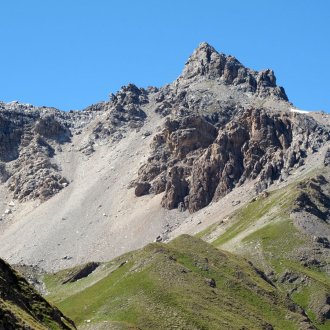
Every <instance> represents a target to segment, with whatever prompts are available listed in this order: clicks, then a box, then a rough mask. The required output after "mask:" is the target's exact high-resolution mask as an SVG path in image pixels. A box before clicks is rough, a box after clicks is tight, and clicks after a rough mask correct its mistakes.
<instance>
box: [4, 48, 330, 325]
mask: <svg viewBox="0 0 330 330" xmlns="http://www.w3.org/2000/svg"><path fill="white" fill-rule="evenodd" d="M329 139H330V115H328V114H325V113H318V112H306V111H302V110H300V109H298V108H296V107H295V106H294V105H293V104H292V103H290V102H289V100H288V96H287V95H286V93H285V90H284V89H283V88H282V87H280V86H277V84H276V78H275V74H274V72H273V71H272V70H269V69H268V70H263V71H260V72H257V71H254V70H251V69H249V68H246V67H244V66H243V64H241V63H240V62H239V61H238V60H237V59H236V58H234V57H233V56H230V55H225V54H222V53H219V52H217V51H216V50H215V49H214V48H213V47H212V46H210V45H208V44H207V43H202V44H200V45H199V47H198V48H197V49H196V50H195V51H194V52H193V54H192V55H191V56H190V58H189V59H188V61H187V63H186V64H185V66H184V68H183V71H182V74H181V75H180V76H179V77H178V78H177V79H176V80H175V81H174V82H172V83H171V84H168V85H166V86H163V87H160V88H156V87H148V88H147V89H145V88H139V87H137V86H135V85H133V84H129V85H127V86H123V87H122V88H121V89H120V90H119V91H118V92H117V93H116V94H112V95H111V96H110V99H109V100H108V101H106V102H100V103H97V104H94V105H91V106H89V107H87V108H86V109H84V110H81V111H69V112H63V111H60V110H58V109H54V108H50V107H34V106H32V105H29V104H20V103H18V102H11V103H0V208H1V210H2V211H1V212H0V214H1V216H0V218H1V220H0V239H1V245H0V256H1V257H3V258H4V259H6V260H7V261H9V262H10V263H12V264H14V266H15V267H16V268H17V269H19V270H22V271H23V272H25V271H26V274H27V275H28V277H29V279H30V280H31V281H32V282H33V283H34V284H37V285H38V287H41V288H43V290H44V287H46V291H43V292H44V293H45V294H46V293H47V292H48V296H47V297H49V299H51V300H52V301H54V302H55V303H56V304H59V306H60V307H61V308H62V309H63V311H65V313H66V314H67V315H69V316H70V317H71V318H73V319H74V321H76V322H77V324H79V326H83V328H84V327H85V328H88V327H89V325H88V324H87V323H91V324H92V325H93V326H94V325H95V324H96V323H98V325H97V327H99V328H102V327H103V326H104V327H107V326H108V325H109V326H110V325H111V327H113V328H116V327H117V328H125V327H126V328H134V327H142V328H157V327H163V328H164V327H166V326H171V324H172V323H171V324H165V323H164V322H165V320H163V319H162V318H159V317H156V316H157V315H158V314H157V313H159V315H165V314H164V313H167V311H169V313H172V312H173V310H178V311H177V312H176V313H177V314H176V315H174V314H173V315H174V316H173V318H170V319H169V320H168V322H173V324H174V323H177V324H181V325H182V327H183V328H184V327H186V328H191V327H195V328H203V327H204V328H205V327H206V328H207V326H206V325H205V324H206V322H207V320H209V322H211V323H212V322H214V323H212V324H218V325H219V327H220V328H221V327H222V328H224V327H227V328H228V326H229V325H230V326H232V327H233V328H239V327H240V326H242V327H241V328H242V329H243V328H244V326H247V325H248V326H247V328H253V325H252V324H255V326H256V328H262V327H263V328H264V329H272V328H278V329H290V328H292V329H304V328H311V329H312V328H316V329H327V328H328V326H329V322H330V321H329V319H330V297H329V292H330V284H329V267H328V265H329V262H330V258H329V253H330V252H329V251H330V243H329V242H330V229H329V222H330V213H329V209H330V197H329V194H330V183H329V182H330V172H329V171H330V143H329ZM187 234H189V235H190V236H187ZM182 235H184V236H182ZM191 236H195V237H191ZM196 236H198V237H200V238H201V239H202V240H204V242H202V241H200V240H199V239H197V238H196ZM154 241H156V242H157V243H158V244H151V245H147V246H146V244H148V243H152V242H154ZM160 242H162V243H160ZM167 242H169V243H168V244H163V243H167ZM137 249H139V250H138V251H136V252H131V251H133V250H137ZM217 249H220V250H219V251H218V250H217ZM207 251H209V252H207ZM210 251H212V252H210ZM127 253H128V254H127ZM209 253H211V255H212V258H213V259H212V260H214V262H213V264H212V265H209V264H208V263H206V264H207V268H208V269H207V270H205V273H203V272H204V270H201V269H200V268H199V266H196V264H198V265H199V264H200V263H201V260H202V259H203V260H204V259H207V260H209V259H210V258H211V257H210V256H209ZM172 255H174V256H175V257H173V258H174V259H175V260H174V259H173V260H172V259H171V257H172ZM120 256H121V257H120ZM225 256H226V258H228V259H226V260H227V261H228V264H226V262H224V263H222V264H221V262H220V261H219V262H220V264H217V263H216V259H219V260H222V261H223V260H224V259H225ZM114 258H117V259H114ZM196 258H197V259H196ZM112 259H113V261H111V262H109V260H112ZM195 259H196V260H197V261H196V260H195ZM126 260H127V263H126ZM246 260H248V261H246ZM204 264H205V263H203V265H204ZM26 265H28V266H29V265H32V266H33V267H31V268H29V267H27V266H26ZM159 265H162V266H161V267H160V268H159V267H158V266H159ZM226 265H227V266H228V267H229V268H230V269H238V268H239V271H238V272H239V273H240V272H241V275H242V277H240V276H238V278H237V277H235V276H236V275H233V273H231V271H229V269H227V268H226V267H227V266H226ZM222 266H223V267H225V268H224V269H222V268H221V267H222ZM182 267H186V268H187V274H189V276H188V278H183V277H185V275H182V274H186V273H184V272H183V273H180V270H182ZM196 267H197V268H196ZM203 267H204V266H203ZM203 267H202V268H203ZM205 267H206V266H205ZM240 267H241V268H240ZM38 269H42V271H40V272H39V271H37V272H36V273H35V270H38ZM134 269H137V270H138V271H137V272H135V271H134ZM141 274H142V275H141ZM118 276H119V277H120V278H119V277H118ZM121 276H122V277H121ZM139 276H142V277H143V276H146V278H149V280H150V281H149V282H148V281H147V282H145V281H144V280H143V278H140V277H139ZM182 276H183V277H182ZM35 277H36V278H37V280H36V279H35ZM223 278H228V280H229V282H230V283H234V284H233V287H231V286H230V285H229V288H227V287H226V286H219V287H221V288H222V290H223V292H224V294H225V296H224V297H220V296H219V292H218V291H217V290H215V289H214V288H213V289H210V287H211V288H212V286H214V282H213V281H215V283H216V287H218V282H219V283H222V282H221V281H222V279H223ZM116 279H118V281H119V282H116ZM206 279H208V280H206ZM140 280H141V281H140ZM205 281H206V282H205ZM251 281H252V282H251ZM64 282H65V283H64ZM132 283H133V284H132ZM134 283H135V285H134ZM178 283H180V285H181V284H182V286H183V287H184V288H185V290H184V292H183V291H182V290H180V285H179V284H178ZM212 283H213V284H212ZM195 284H196V286H195ZM210 284H212V285H210ZM222 284H223V283H222ZM222 284H221V285H222ZM108 285H109V286H110V287H111V289H109V290H108V289H105V288H106V286H108ZM125 287H128V288H129V290H125V289H124V288H125ZM243 288H244V290H243ZM241 289H242V290H243V291H241ZM47 290H48V291H47ZM136 290H137V291H136ZM139 290H140V291H139ZM163 290H165V291H164V292H163ZM205 290H206V291H205ZM210 290H215V293H214V292H211V291H210ZM234 291H235V292H234ZM236 291H238V292H236ZM137 292H138V294H139V297H140V298H141V299H142V300H141V304H142V302H143V304H144V306H149V307H150V308H149V309H148V313H143V310H142V311H141V310H139V308H138V306H137V301H136V300H134V299H135V298H134V295H135V294H137ZM165 292H168V295H166V294H165ZM241 293H242V295H241V296H240V295H239V294H241ZM213 295H214V296H213ZM250 295H251V297H250ZM252 297H253V301H254V303H255V304H256V305H253V304H254V303H253V302H252V301H251V299H252ZM158 298H159V299H160V300H159V302H157V299H158ZM225 298H226V299H227V300H226V299H225ZM250 298H251V299H250ZM86 299H87V300H88V301H90V303H88V304H87V303H86V304H85V305H84V302H85V301H86ZM222 299H225V300H222ZM190 300H191V301H193V302H194V303H195V304H196V306H199V307H198V308H197V307H194V306H190V305H189V306H188V307H187V309H184V308H183V301H184V302H186V303H187V301H190ZM211 301H212V302H213V303H214V306H213V303H212V304H211V303H210V302H211ZM228 301H231V304H232V307H233V310H232V312H230V311H226V310H225V308H224V305H225V304H227V303H228ZM261 305H262V306H264V309H263V308H257V309H255V308H256V306H261ZM200 306H205V309H204V310H202V311H201V312H200V313H199V314H196V313H197V311H198V310H199V308H200ZM238 306H241V310H240V311H239V309H238ZM253 306H254V307H253ZM270 306H273V307H272V308H273V309H272V308H271V307H270ZM81 308H83V310H84V311H82V309H81ZM145 308H146V307H145ZM110 310H111V311H113V313H112V312H111V313H112V314H111V313H110V312H109V311H110ZM275 312H276V313H278V315H282V316H283V317H281V320H282V321H283V322H284V323H281V322H282V321H281V320H279V319H276V318H274V317H273V316H272V315H271V314H272V313H275ZM95 313H96V314H95ZM107 313H110V314H109V315H108V316H106V315H105V314H107ZM173 313H174V312H173ZM194 313H195V314H196V315H198V316H196V315H194ZM144 314H145V315H144ZM123 315H127V317H126V316H125V317H124V316H123ZM159 315H158V316H159ZM171 315H172V314H171ZM217 315H220V316H221V319H222V320H223V321H220V320H219V318H218V316H217ZM241 316H242V317H241ZM235 317H236V318H235ZM88 320H90V322H87V321H88ZM244 320H246V324H244V322H245V321H244ZM103 321H107V322H110V323H108V324H103V325H101V323H100V322H103ZM125 322H126V323H125ZM155 322H157V324H156V323H155ZM221 322H223V323H221ZM235 322H236V323H235ZM285 322H287V323H285ZM95 326H96V325H95ZM213 328H214V327H213Z"/></svg>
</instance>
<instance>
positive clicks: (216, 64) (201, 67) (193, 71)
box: [176, 42, 288, 101]
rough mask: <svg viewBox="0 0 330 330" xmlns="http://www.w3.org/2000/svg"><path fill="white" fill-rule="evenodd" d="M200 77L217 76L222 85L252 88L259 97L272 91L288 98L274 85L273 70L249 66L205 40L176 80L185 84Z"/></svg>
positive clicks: (182, 84) (245, 88) (212, 77)
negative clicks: (220, 51) (255, 69)
mask: <svg viewBox="0 0 330 330" xmlns="http://www.w3.org/2000/svg"><path fill="white" fill-rule="evenodd" d="M201 79H210V80H219V82H220V83H223V84H224V85H234V86H238V85H239V86H240V90H241V91H242V92H252V93H255V94H257V96H261V97H267V96H270V95H271V96H274V97H276V98H279V99H283V100H286V101H287V100H288V98H287V96H286V94H285V91H284V89H283V88H282V87H278V86H277V85H276V78H275V75H274V72H273V71H272V70H269V69H268V70H263V71H260V72H258V71H254V70H251V69H248V68H246V67H245V66H244V65H242V64H241V63H240V62H239V61H238V60H237V59H236V58H235V57H233V56H231V55H225V54H223V53H218V52H217V51H216V50H215V49H214V48H213V47H212V46H211V45H209V44H208V43H206V42H202V43H201V44H200V45H199V46H198V47H197V48H196V49H195V50H194V52H193V53H192V55H191V56H190V57H189V59H188V61H187V63H186V64H185V67H184V69H183V71H182V74H181V75H180V77H179V78H178V79H177V81H176V83H178V84H179V85H181V86H184V85H189V84H191V82H192V81H197V80H201Z"/></svg>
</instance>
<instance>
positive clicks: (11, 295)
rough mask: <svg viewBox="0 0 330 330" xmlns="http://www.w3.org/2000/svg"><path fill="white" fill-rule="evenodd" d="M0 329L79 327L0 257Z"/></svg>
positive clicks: (32, 329)
mask: <svg viewBox="0 0 330 330" xmlns="http://www.w3.org/2000/svg"><path fill="white" fill-rule="evenodd" d="M0 329H3V330H11V329H13V330H14V329H26V330H28V329H31V330H34V329H40V330H41V329H68V330H69V329H76V327H75V325H74V323H73V321H71V320H70V319H69V318H67V317H66V316H64V315H63V314H62V313H61V312H60V311H59V310H58V309H57V308H56V307H53V306H52V305H50V304H49V303H48V302H47V301H46V300H45V299H44V298H42V297H41V296H40V295H39V294H38V293H37V292H36V291H35V290H34V289H33V288H32V287H31V286H30V285H29V284H28V282H27V281H26V280H25V279H24V278H22V277H21V276H20V275H19V274H18V273H16V272H15V271H14V270H13V269H12V268H11V267H10V266H9V265H8V264H7V263H6V262H4V261H3V260H2V259H0Z"/></svg>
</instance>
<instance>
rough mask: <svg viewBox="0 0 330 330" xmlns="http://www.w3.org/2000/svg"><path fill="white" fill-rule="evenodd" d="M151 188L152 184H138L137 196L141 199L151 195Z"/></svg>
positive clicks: (136, 188)
mask: <svg viewBox="0 0 330 330" xmlns="http://www.w3.org/2000/svg"><path fill="white" fill-rule="evenodd" d="M150 188H151V185H150V183H148V182H138V183H137V184H136V187H135V196H137V197H140V196H143V195H147V194H149V190H150Z"/></svg>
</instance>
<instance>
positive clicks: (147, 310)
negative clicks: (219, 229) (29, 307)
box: [45, 235, 312, 329]
mask: <svg viewBox="0 0 330 330" xmlns="http://www.w3.org/2000/svg"><path fill="white" fill-rule="evenodd" d="M78 272H79V269H78V268H76V269H73V270H64V271H60V272H59V273H56V274H53V275H47V276H46V277H45V282H46V285H47V289H48V290H49V295H48V299H50V300H52V301H53V302H55V303H56V304H57V305H58V306H60V307H61V308H62V309H63V311H65V312H66V313H67V314H68V315H70V317H72V318H73V319H74V320H75V322H76V323H77V325H78V326H79V328H80V329H174V328H179V329H243V328H244V329H298V328H299V329H311V328H312V327H311V324H310V322H309V320H308V318H306V316H304V313H303V311H302V310H301V309H300V308H299V307H298V306H296V305H295V304H293V302H292V301H291V300H290V299H288V298H286V297H285V295H284V294H283V293H282V292H280V291H279V290H277V289H276V287H275V286H274V285H273V284H272V283H271V282H270V281H269V280H268V279H267V278H266V277H265V275H263V274H262V273H261V272H260V271H258V270H257V269H256V268H255V267H254V266H253V265H252V264H251V263H249V262H247V261H246V260H244V259H242V258H239V257H235V256H234V255H232V254H231V253H227V252H223V251H219V250H218V249H216V248H214V247H212V246H211V245H209V244H207V243H205V242H203V241H202V240H199V239H196V238H193V237H191V236H188V235H183V236H180V237H178V238H177V239H175V240H173V241H171V242H170V243H168V244H162V243H153V244H149V245H147V246H146V247H145V248H143V249H142V250H138V251H135V252H131V253H129V254H126V255H123V256H121V257H119V258H117V259H115V260H113V261H112V262H109V263H106V264H102V265H99V266H98V267H97V268H96V270H94V271H93V272H92V273H91V274H90V275H89V276H87V277H84V278H82V279H80V280H78V281H72V282H71V281H69V282H68V279H70V278H72V276H73V274H77V273H78ZM63 283H65V284H63Z"/></svg>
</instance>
